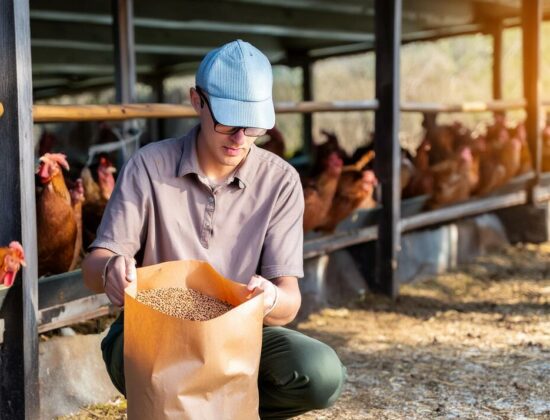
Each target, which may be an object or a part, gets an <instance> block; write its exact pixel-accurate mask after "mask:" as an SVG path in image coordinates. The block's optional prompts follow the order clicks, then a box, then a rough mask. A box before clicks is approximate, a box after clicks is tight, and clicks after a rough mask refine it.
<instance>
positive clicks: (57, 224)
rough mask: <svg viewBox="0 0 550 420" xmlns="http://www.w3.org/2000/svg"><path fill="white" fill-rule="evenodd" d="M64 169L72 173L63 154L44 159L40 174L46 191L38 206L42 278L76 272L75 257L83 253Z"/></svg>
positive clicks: (41, 195)
mask: <svg viewBox="0 0 550 420" xmlns="http://www.w3.org/2000/svg"><path fill="white" fill-rule="evenodd" d="M62 168H64V169H66V170H69V164H68V162H67V158H66V156H65V155H63V154H61V153H46V154H45V155H43V156H42V157H41V158H40V165H39V167H38V170H37V174H38V176H39V179H40V183H41V184H42V186H43V189H42V190H41V192H40V193H39V195H38V198H37V202H36V223H37V236H38V274H39V275H45V274H58V273H63V272H66V271H70V270H72V269H73V268H74V266H73V264H74V260H75V253H79V251H80V249H76V246H77V245H78V244H77V236H78V227H77V220H76V216H75V211H74V207H73V203H72V199H71V194H70V192H69V190H68V188H67V185H66V183H65V180H64V178H63V173H62ZM75 205H76V203H75Z"/></svg>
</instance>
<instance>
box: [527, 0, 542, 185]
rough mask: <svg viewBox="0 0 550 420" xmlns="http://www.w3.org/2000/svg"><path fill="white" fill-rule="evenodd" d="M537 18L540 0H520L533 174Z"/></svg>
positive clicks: (537, 160) (538, 140) (537, 149)
mask: <svg viewBox="0 0 550 420" xmlns="http://www.w3.org/2000/svg"><path fill="white" fill-rule="evenodd" d="M541 20H542V0H523V1H522V34H523V45H524V47H523V92H524V96H525V99H526V101H527V109H526V111H527V118H526V120H525V128H526V130H527V141H528V142H529V148H530V150H531V156H532V157H533V166H534V168H535V172H536V173H537V176H538V175H539V174H540V172H541V164H542V134H541V128H542V127H541V122H542V119H541V118H542V114H541V109H542V102H541V100H542V98H541V79H540V53H541Z"/></svg>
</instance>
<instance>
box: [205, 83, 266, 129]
mask: <svg viewBox="0 0 550 420" xmlns="http://www.w3.org/2000/svg"><path fill="white" fill-rule="evenodd" d="M195 89H196V90H197V93H198V94H199V97H200V98H201V108H203V107H204V103H205V102H206V106H207V107H208V110H209V111H210V115H211V116H212V121H214V131H216V132H217V133H220V134H235V133H236V132H237V131H239V130H243V131H244V135H245V136H248V137H260V136H263V135H264V134H265V133H266V132H267V130H266V129H265V128H256V127H232V126H230V125H225V124H221V123H219V122H218V120H216V117H214V113H213V112H212V108H211V107H210V103H209V102H208V99H207V98H206V95H205V94H204V91H203V90H202V89H201V88H200V87H198V86H196V87H195Z"/></svg>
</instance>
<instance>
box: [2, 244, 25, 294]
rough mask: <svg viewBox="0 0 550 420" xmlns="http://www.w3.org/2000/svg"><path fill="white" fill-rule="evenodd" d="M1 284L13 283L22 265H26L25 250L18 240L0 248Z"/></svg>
mask: <svg viewBox="0 0 550 420" xmlns="http://www.w3.org/2000/svg"><path fill="white" fill-rule="evenodd" d="M0 264H1V265H0V284H3V285H4V286H6V287H10V286H11V285H13V282H14V281H15V276H17V272H18V271H19V268H21V266H23V267H26V265H27V264H26V262H25V252H24V251H23V247H22V246H21V244H20V243H19V242H17V241H12V242H10V244H9V245H8V246H7V247H1V248H0Z"/></svg>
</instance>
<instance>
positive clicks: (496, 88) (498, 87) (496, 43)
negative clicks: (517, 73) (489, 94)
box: [493, 21, 502, 100]
mask: <svg viewBox="0 0 550 420" xmlns="http://www.w3.org/2000/svg"><path fill="white" fill-rule="evenodd" d="M493 99H497V100H498V99H502V22H501V21H497V22H495V24H494V26H493Z"/></svg>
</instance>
